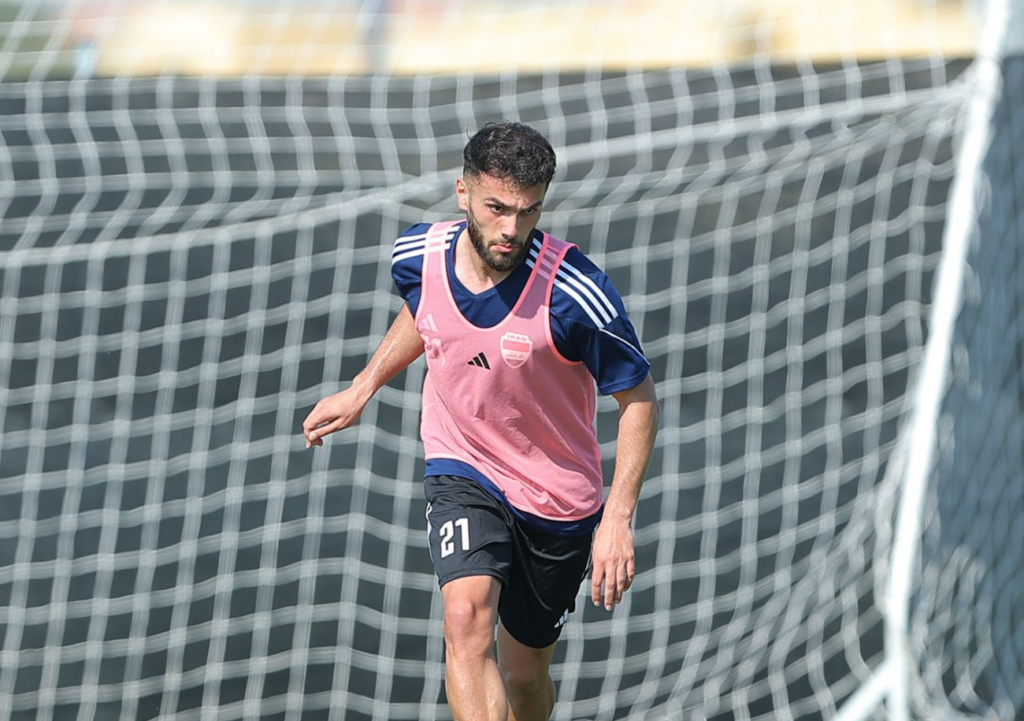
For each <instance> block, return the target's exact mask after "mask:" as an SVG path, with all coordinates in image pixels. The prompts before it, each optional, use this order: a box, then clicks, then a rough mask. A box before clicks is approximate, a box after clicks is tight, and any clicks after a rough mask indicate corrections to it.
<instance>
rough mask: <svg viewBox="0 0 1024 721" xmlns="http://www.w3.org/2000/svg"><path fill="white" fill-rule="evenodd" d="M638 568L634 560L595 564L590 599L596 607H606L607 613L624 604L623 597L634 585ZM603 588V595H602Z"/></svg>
mask: <svg viewBox="0 0 1024 721" xmlns="http://www.w3.org/2000/svg"><path fill="white" fill-rule="evenodd" d="M635 573H636V568H635V565H634V563H633V559H631V558H630V559H624V560H621V561H618V562H614V563H613V562H605V563H597V562H595V563H594V573H593V577H592V579H591V582H590V598H591V600H592V601H593V602H594V605H595V606H600V605H602V602H603V605H604V608H605V610H606V611H611V610H612V608H614V607H615V606H617V605H618V604H619V603H621V602H622V595H623V594H624V593H625V592H626V590H627V589H628V588H629V587H630V586H632V585H633V578H634V576H635ZM602 586H603V593H602Z"/></svg>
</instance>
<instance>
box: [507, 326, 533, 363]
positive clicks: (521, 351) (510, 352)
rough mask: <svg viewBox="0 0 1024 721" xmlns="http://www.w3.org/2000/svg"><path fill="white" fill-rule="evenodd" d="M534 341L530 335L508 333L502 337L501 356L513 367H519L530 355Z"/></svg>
mask: <svg viewBox="0 0 1024 721" xmlns="http://www.w3.org/2000/svg"><path fill="white" fill-rule="evenodd" d="M532 351H533V341H532V340H530V336H528V335H520V334H519V333H506V334H505V335H503V336H502V337H501V357H502V358H504V359H505V362H506V363H508V364H509V365H510V366H512V367H513V368H518V367H519V366H521V365H522V364H523V363H525V362H526V360H527V359H528V358H529V357H530V353H531V352H532Z"/></svg>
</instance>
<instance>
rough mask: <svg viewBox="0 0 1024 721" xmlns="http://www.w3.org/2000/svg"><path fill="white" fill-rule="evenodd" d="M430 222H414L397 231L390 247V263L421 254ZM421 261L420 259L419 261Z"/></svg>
mask: <svg viewBox="0 0 1024 721" xmlns="http://www.w3.org/2000/svg"><path fill="white" fill-rule="evenodd" d="M429 228H430V223H415V224H413V225H410V226H409V227H408V228H406V229H405V230H403V231H402V232H401V233H399V235H398V238H396V239H395V242H394V245H393V246H392V248H391V265H392V267H394V265H395V264H396V263H401V262H403V261H407V260H409V259H414V258H416V257H417V256H422V255H423V252H424V250H425V248H426V245H427V230H428V229H429ZM420 262H421V263H422V261H420Z"/></svg>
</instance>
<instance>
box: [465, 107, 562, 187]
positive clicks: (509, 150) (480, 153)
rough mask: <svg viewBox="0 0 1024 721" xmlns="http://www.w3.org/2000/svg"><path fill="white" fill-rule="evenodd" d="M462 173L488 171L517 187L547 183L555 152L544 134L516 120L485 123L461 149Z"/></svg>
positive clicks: (473, 174)
mask: <svg viewBox="0 0 1024 721" xmlns="http://www.w3.org/2000/svg"><path fill="white" fill-rule="evenodd" d="M462 161H463V166H462V170H463V174H464V175H465V176H467V177H477V176H479V175H481V174H487V175H491V176H494V177H495V178H500V179H501V180H506V181H509V182H511V183H513V184H515V185H517V186H519V187H520V188H530V187H533V186H535V185H548V184H549V183H551V179H552V178H553V177H554V176H555V151H554V150H552V149H551V144H550V143H549V142H548V141H547V138H545V137H544V136H543V135H541V134H540V133H538V132H537V131H536V130H534V129H533V128H531V127H530V126H529V125H524V124H523V123H515V122H500V123H487V124H486V125H484V126H483V127H482V128H481V129H480V130H479V131H477V133H476V135H474V136H473V137H472V138H470V139H469V142H468V143H466V147H465V149H464V150H463V151H462Z"/></svg>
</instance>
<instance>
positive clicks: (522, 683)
mask: <svg viewBox="0 0 1024 721" xmlns="http://www.w3.org/2000/svg"><path fill="white" fill-rule="evenodd" d="M501 680H502V681H503V682H504V684H505V691H506V693H508V695H509V697H510V698H512V697H523V698H531V697H535V696H538V695H540V694H542V693H543V692H544V690H545V689H546V688H547V686H548V684H550V683H551V679H550V677H549V676H548V673H547V670H546V669H544V668H543V667H542V666H541V665H540V664H521V665H518V666H515V667H513V668H502V669H501Z"/></svg>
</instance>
